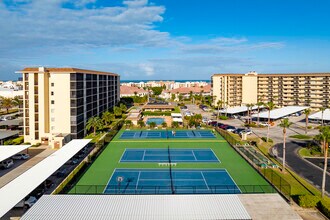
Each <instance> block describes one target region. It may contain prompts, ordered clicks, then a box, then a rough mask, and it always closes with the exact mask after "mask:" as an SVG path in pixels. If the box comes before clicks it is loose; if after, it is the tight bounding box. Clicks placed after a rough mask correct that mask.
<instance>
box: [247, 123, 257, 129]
mask: <svg viewBox="0 0 330 220" xmlns="http://www.w3.org/2000/svg"><path fill="white" fill-rule="evenodd" d="M244 126H245V127H250V128H256V127H258V126H257V124H256V123H254V122H252V123H249V124H248V123H246V124H244Z"/></svg>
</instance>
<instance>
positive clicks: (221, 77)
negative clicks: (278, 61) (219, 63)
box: [211, 72, 330, 109]
mask: <svg viewBox="0 0 330 220" xmlns="http://www.w3.org/2000/svg"><path fill="white" fill-rule="evenodd" d="M211 80H212V95H213V96H214V97H215V99H214V103H213V104H214V105H217V102H218V100H221V101H222V102H224V103H226V105H227V106H229V107H234V106H242V105H246V104H256V103H257V102H258V101H262V102H269V101H272V102H274V103H275V104H276V105H277V106H278V107H283V106H290V105H298V106H299V105H301V106H310V107H311V108H315V109H316V108H320V107H329V104H330V103H329V93H330V84H329V82H330V73H288V74H258V73H256V72H249V73H246V74H226V73H223V74H214V75H213V76H212V79H211Z"/></svg>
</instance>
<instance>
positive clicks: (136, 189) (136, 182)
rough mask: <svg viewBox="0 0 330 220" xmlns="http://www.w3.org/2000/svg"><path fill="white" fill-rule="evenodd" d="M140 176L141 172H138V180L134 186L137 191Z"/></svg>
mask: <svg viewBox="0 0 330 220" xmlns="http://www.w3.org/2000/svg"><path fill="white" fill-rule="evenodd" d="M140 175H141V171H139V175H138V179H137V182H136V185H135V190H137V187H138V185H139V181H140Z"/></svg>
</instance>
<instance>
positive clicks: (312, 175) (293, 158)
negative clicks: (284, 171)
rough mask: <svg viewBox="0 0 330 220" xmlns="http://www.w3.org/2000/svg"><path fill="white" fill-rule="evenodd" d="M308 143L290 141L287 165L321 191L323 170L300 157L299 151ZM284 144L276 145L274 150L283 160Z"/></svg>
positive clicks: (329, 180)
mask: <svg viewBox="0 0 330 220" xmlns="http://www.w3.org/2000/svg"><path fill="white" fill-rule="evenodd" d="M305 144H306V143H304V142H302V141H295V140H290V139H289V140H288V142H287V144H286V149H287V150H286V163H287V165H288V166H289V167H290V168H291V169H292V170H294V171H295V172H296V173H297V174H299V175H300V176H302V177H303V178H305V179H306V180H307V181H308V182H310V183H311V184H313V185H314V186H316V187H317V188H319V189H321V184H322V175H323V171H322V169H320V168H318V167H316V166H315V165H312V164H310V163H309V162H307V161H306V160H305V159H303V158H301V157H300V156H299V155H298V151H299V149H300V148H302V147H303V146H304V145H305ZM282 146H283V145H282V143H280V144H276V145H275V146H274V150H275V151H277V153H278V154H277V155H278V157H280V160H282V155H283V150H282V149H283V148H282ZM326 191H327V192H328V194H329V193H330V175H329V174H327V177H326Z"/></svg>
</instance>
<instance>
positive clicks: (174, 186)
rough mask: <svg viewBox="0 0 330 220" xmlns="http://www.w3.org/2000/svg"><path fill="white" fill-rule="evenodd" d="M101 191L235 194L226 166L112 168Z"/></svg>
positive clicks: (121, 192) (235, 190)
mask: <svg viewBox="0 0 330 220" xmlns="http://www.w3.org/2000/svg"><path fill="white" fill-rule="evenodd" d="M103 193H104V194H201V193H202V194H205V193H213V194H214V193H216V194H238V193H241V191H240V189H239V188H238V187H237V185H236V184H235V183H234V181H233V179H232V178H231V176H230V175H229V174H228V172H227V171H226V170H225V169H115V171H114V172H113V174H112V176H111V177H110V180H109V182H108V184H107V186H106V187H105V189H104V192H103Z"/></svg>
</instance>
